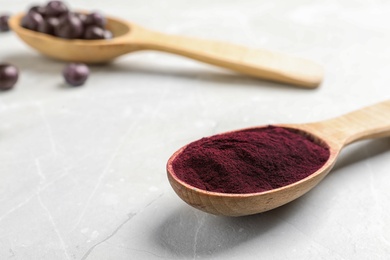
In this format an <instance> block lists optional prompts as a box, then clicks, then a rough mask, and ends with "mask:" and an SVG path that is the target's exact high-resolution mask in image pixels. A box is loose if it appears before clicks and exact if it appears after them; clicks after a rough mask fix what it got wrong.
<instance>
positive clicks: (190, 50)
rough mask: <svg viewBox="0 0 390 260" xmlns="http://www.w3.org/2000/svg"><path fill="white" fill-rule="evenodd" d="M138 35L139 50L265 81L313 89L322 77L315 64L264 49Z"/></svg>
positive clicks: (149, 33)
mask: <svg viewBox="0 0 390 260" xmlns="http://www.w3.org/2000/svg"><path fill="white" fill-rule="evenodd" d="M140 36H141V39H139V43H140V45H141V46H140V47H141V48H142V49H149V50H158V51H163V52H169V53H174V54H178V55H181V56H185V57H188V58H192V59H195V60H198V61H201V62H205V63H209V64H212V65H216V66H219V67H223V68H227V69H231V70H234V71H237V72H240V73H243V74H247V75H251V76H255V77H259V78H262V79H266V80H271V81H277V82H282V83H288V84H293V85H297V86H301V87H306V88H315V87H317V86H318V85H319V84H320V83H321V80H322V78H323V70H322V68H321V67H320V66H319V65H317V64H315V63H313V62H311V61H308V60H304V59H301V58H295V57H290V56H287V55H284V54H279V53H275V52H270V51H267V50H260V49H250V48H246V47H243V46H238V45H234V44H230V43H224V42H217V41H209V40H202V39H195V38H188V37H184V36H176V35H168V34H163V33H159V32H153V31H149V30H146V31H145V32H144V33H142V35H140Z"/></svg>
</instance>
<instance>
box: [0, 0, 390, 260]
mask: <svg viewBox="0 0 390 260" xmlns="http://www.w3.org/2000/svg"><path fill="white" fill-rule="evenodd" d="M30 3H31V2H30V1H26V0H14V1H8V0H0V9H1V10H0V11H9V12H11V13H17V12H20V11H23V10H25V9H26V8H27V6H29V4H30ZM70 4H71V5H72V6H73V7H79V8H84V9H94V10H104V11H105V12H106V13H109V14H113V15H117V16H119V17H122V18H125V19H129V20H132V21H133V22H136V23H139V24H142V25H143V26H145V27H149V28H152V29H155V30H160V31H163V32H166V33H175V34H182V35H188V36H196V37H203V38H210V39H217V40H224V41H229V42H234V43H238V44H244V45H247V46H251V47H261V48H266V49H272V50H276V51H281V52H285V53H290V54H293V55H297V56H301V57H305V58H308V59H311V60H313V61H316V62H318V63H320V64H322V65H323V66H324V68H325V71H326V77H325V80H324V82H323V84H322V85H321V87H320V88H318V89H316V90H305V89H300V88H296V87H292V86H288V85H282V84H276V83H270V82H266V81H262V80H257V79H253V78H248V77H245V76H240V75H236V74H233V73H230V72H228V71H225V70H222V69H218V68H215V67H212V66H208V65H204V64H201V63H198V62H194V61H191V60H188V59H184V58H180V57H176V56H172V55H168V54H161V53H157V52H142V53H141V52H140V53H134V54H131V55H126V56H123V57H121V58H119V59H118V60H117V61H115V62H114V63H112V64H111V65H107V66H95V67H92V68H91V69H92V73H91V76H90V78H89V80H88V83H87V84H86V85H85V86H83V87H80V88H69V87H67V86H66V85H64V84H63V80H62V77H61V75H60V72H61V70H62V68H63V67H64V63H62V62H59V61H54V60H50V59H46V58H44V57H42V56H40V55H39V54H37V53H35V52H34V51H33V50H31V49H29V48H28V47H27V46H26V45H24V44H23V43H22V42H21V41H20V40H19V39H18V38H17V37H16V35H14V34H13V33H6V34H0V61H2V62H5V61H7V62H11V63H13V64H15V65H17V66H18V67H19V68H20V70H21V76H20V80H19V82H18V84H17V86H16V88H15V89H14V90H12V91H8V92H2V93H0V118H1V120H0V146H1V148H0V179H1V182H0V259H260V258H261V259H389V255H390V214H389V209H390V174H389V167H390V151H389V150H390V149H389V148H390V139H389V138H383V139H378V140H369V141H362V142H359V143H355V144H352V145H350V146H349V147H347V148H346V149H345V150H343V152H342V154H341V156H340V158H339V161H338V163H337V164H336V166H335V168H334V170H333V171H332V172H331V173H330V174H329V175H328V176H327V177H326V178H325V180H324V181H323V182H322V183H321V184H320V185H319V186H318V187H316V188H315V189H314V190H312V191H311V192H309V193H308V194H306V195H305V196H303V197H302V198H300V199H298V200H296V201H295V202H292V203H290V204H288V205H286V206H283V207H281V208H278V209H275V210H273V211H269V212H267V213H263V214H258V215H254V216H249V217H242V218H227V217H220V216H213V215H209V214H206V213H203V212H201V211H198V210H195V209H193V208H191V207H190V206H188V205H187V204H185V203H184V202H183V201H181V200H180V199H179V198H178V197H177V196H176V194H175V193H174V192H173V190H172V189H171V187H170V185H169V183H168V180H167V178H166V173H165V164H166V162H167V159H168V158H169V156H170V155H171V154H172V153H173V152H174V151H175V150H177V149H178V148H180V147H181V146H183V145H184V144H186V143H188V142H191V141H194V140H196V139H198V138H201V137H203V136H209V135H212V134H215V133H219V132H223V131H227V130H233V129H239V128H243V127H249V126H256V125H263V124H272V123H300V122H310V121H317V120H322V119H327V118H330V117H333V116H337V115H340V114H343V113H346V112H349V111H351V110H354V109H357V108H359V107H362V106H365V105H369V104H372V103H375V102H378V101H382V100H384V99H388V98H390V90H389V82H390V74H389V71H390V48H389V45H390V29H389V28H390V27H389V24H390V15H389V13H390V3H389V2H387V1H375V0H374V1H352V0H346V1H336V0H328V1H325V0H322V1H307V0H291V1H283V0H276V1H265V0H257V1H234V0H224V1H222V0H216V1H205V0H200V1H179V0H167V1H157V0H149V1H140V0H138V1H136V0H131V1H119V0H111V1H103V0H98V1H72V2H70Z"/></svg>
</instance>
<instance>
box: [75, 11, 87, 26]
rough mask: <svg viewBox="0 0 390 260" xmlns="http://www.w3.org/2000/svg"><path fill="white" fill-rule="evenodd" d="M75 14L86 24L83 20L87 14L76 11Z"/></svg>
mask: <svg viewBox="0 0 390 260" xmlns="http://www.w3.org/2000/svg"><path fill="white" fill-rule="evenodd" d="M76 15H77V16H78V17H79V18H80V20H81V22H82V23H83V24H84V25H86V23H85V21H86V20H87V15H86V14H82V13H76Z"/></svg>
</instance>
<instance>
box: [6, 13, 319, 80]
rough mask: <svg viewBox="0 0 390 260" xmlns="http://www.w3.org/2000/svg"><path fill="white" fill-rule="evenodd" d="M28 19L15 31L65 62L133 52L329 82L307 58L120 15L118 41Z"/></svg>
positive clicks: (112, 24) (14, 24)
mask: <svg viewBox="0 0 390 260" xmlns="http://www.w3.org/2000/svg"><path fill="white" fill-rule="evenodd" d="M24 15H25V14H23V13H21V14H17V15H15V16H12V17H11V18H10V20H9V25H10V27H11V28H12V30H13V31H14V32H15V33H16V34H17V35H18V36H19V37H20V38H21V39H22V40H23V41H24V42H25V43H27V44H28V45H29V46H31V47H32V48H34V49H35V50H37V51H39V52H40V53H42V54H44V55H46V56H49V57H52V58H55V59H59V60H63V61H72V62H84V63H104V62H108V61H111V60H113V59H115V58H117V57H119V56H121V55H124V54H127V53H129V52H133V51H141V50H155V51H162V52H168V53H172V54H177V55H181V56H185V57H188V58H191V59H195V60H198V61H201V62H205V63H208V64H212V65H215V66H219V67H222V68H226V69H230V70H233V71H236V72H239V73H243V74H247V75H250V76H253V77H259V78H262V79H265V80H270V81H275V82H281V83H288V84H292V85H296V86H300V87H305V88H315V87H318V86H319V84H320V83H321V81H322V78H323V70H322V68H321V67H320V66H319V65H317V64H316V63H314V62H311V61H308V60H305V59H301V58H297V57H291V56H288V55H284V54H280V53H276V52H271V51H268V50H261V49H250V48H247V47H243V46H239V45H234V44H230V43H225V42H218V41H210V40H203V39H196V38H189V37H185V36H178V35H168V34H164V33H160V32H155V31H151V30H148V29H145V28H143V27H141V26H139V25H136V24H134V23H129V22H127V21H124V20H121V19H118V18H115V17H106V18H107V28H108V29H109V30H111V31H112V33H113V35H114V38H113V39H110V40H78V39H75V40H69V39H63V38H59V37H55V36H52V35H48V34H44V33H40V32H36V31H32V30H29V29H26V28H23V27H22V26H21V25H20V24H21V20H22V18H23V16H24Z"/></svg>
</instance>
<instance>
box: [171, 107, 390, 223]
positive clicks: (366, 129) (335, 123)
mask: <svg viewBox="0 0 390 260" xmlns="http://www.w3.org/2000/svg"><path fill="white" fill-rule="evenodd" d="M389 115H390V100H388V101H385V102H382V103H379V104H376V105H373V106H369V107H366V108H363V109H361V110H357V111H355V112H351V113H349V114H346V115H343V116H340V117H336V118H333V119H329V120H325V121H321V122H316V123H308V124H285V125H278V126H281V127H286V128H291V129H296V130H298V131H299V132H300V133H302V134H303V135H308V136H311V137H313V138H314V140H316V141H317V142H318V143H320V144H322V145H325V146H327V147H329V150H330V156H329V159H328V161H327V162H326V163H325V164H324V165H323V166H322V167H321V168H320V169H319V170H317V171H316V172H314V173H313V174H311V175H310V176H308V177H306V178H304V179H302V180H300V181H298V182H295V183H292V184H290V185H287V186H283V187H280V188H277V189H273V190H269V191H265V192H258V193H247V194H228V193H219V192H210V191H205V190H201V189H199V188H196V187H193V186H191V185H188V184H187V183H184V182H183V181H181V180H180V179H178V178H177V176H176V174H175V172H174V170H173V168H172V162H173V160H175V158H176V157H177V156H180V153H181V152H182V151H183V150H184V149H185V147H186V146H184V147H183V148H181V149H180V150H178V151H177V152H175V153H174V154H173V155H172V156H171V158H170V159H169V161H168V163H167V172H168V179H169V182H170V183H171V185H172V187H173V189H174V190H175V192H176V193H177V194H178V195H179V197H180V198H181V199H183V200H184V201H185V202H187V203H188V204H189V205H191V206H193V207H195V208H197V209H200V210H203V211H205V212H208V213H212V214H216V215H225V216H245V215H251V214H256V213H260V212H264V211H267V210H271V209H274V208H276V207H279V206H282V205H284V204H286V203H288V202H290V201H292V200H295V199H296V198H298V197H300V196H302V195H303V194H305V193H306V192H308V191H309V190H310V189H312V188H313V187H314V186H316V185H317V184H318V183H319V182H320V181H321V180H322V179H323V178H324V177H325V176H326V175H327V174H328V172H329V171H330V170H331V169H332V167H333V166H334V164H335V162H336V159H337V156H338V155H339V153H340V151H341V149H342V148H343V147H344V146H346V145H347V144H350V143H352V142H355V141H358V140H361V139H367V138H377V137H385V136H390V116H389ZM263 127H264V126H263ZM259 128H261V126H260V127H259ZM238 131H241V130H238Z"/></svg>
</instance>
